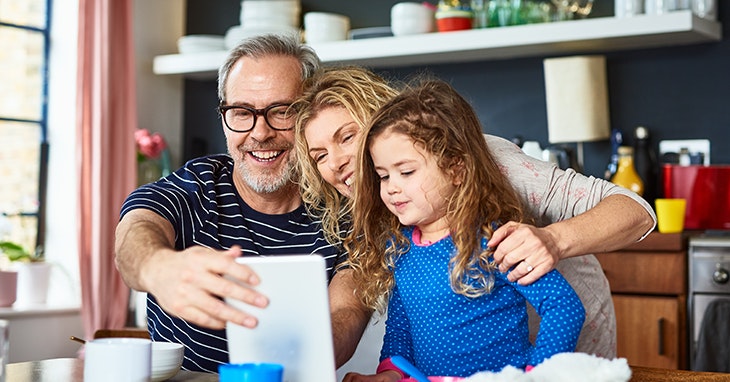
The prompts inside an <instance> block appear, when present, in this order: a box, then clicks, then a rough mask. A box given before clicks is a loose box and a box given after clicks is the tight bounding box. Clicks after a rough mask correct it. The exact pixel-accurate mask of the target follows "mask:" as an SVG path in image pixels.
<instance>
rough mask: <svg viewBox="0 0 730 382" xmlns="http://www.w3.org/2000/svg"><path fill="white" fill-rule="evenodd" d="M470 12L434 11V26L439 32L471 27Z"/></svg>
mask: <svg viewBox="0 0 730 382" xmlns="http://www.w3.org/2000/svg"><path fill="white" fill-rule="evenodd" d="M471 20H472V13H471V12H468V11H439V12H436V28H437V29H438V31H439V32H450V31H460V30H465V29H471Z"/></svg>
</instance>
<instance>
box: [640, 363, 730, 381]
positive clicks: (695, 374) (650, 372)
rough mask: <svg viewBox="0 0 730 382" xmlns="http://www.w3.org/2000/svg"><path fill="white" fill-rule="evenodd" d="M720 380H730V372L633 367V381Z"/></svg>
mask: <svg viewBox="0 0 730 382" xmlns="http://www.w3.org/2000/svg"><path fill="white" fill-rule="evenodd" d="M675 381H682V382H719V381H730V374H725V373H707V372H700V371H688V370H668V369H654V368H650V367H640V366H632V367H631V382H675Z"/></svg>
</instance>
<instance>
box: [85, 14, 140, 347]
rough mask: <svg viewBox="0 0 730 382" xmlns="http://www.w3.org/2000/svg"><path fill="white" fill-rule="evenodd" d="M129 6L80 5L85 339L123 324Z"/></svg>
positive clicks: (131, 111) (131, 105)
mask: <svg viewBox="0 0 730 382" xmlns="http://www.w3.org/2000/svg"><path fill="white" fill-rule="evenodd" d="M132 6H133V0H80V1H79V53H78V85H77V86H78V89H77V91H78V93H77V94H78V99H77V115H78V125H77V129H78V130H77V133H78V134H77V136H78V139H79V142H78V143H79V145H78V146H79V148H80V149H79V157H78V159H79V169H80V187H79V190H80V192H79V198H80V203H79V206H80V214H79V237H78V240H79V250H80V254H79V267H80V275H81V301H82V303H81V315H82V319H83V323H84V331H85V336H86V338H92V336H93V334H94V332H95V331H96V330H97V329H100V328H121V327H123V326H124V324H125V322H126V316H127V306H128V300H129V289H128V288H127V286H126V285H125V284H124V282H123V281H122V279H121V277H120V275H119V273H118V272H117V270H116V267H115V265H114V229H115V227H116V224H117V221H118V217H119V210H120V207H121V205H122V202H123V201H124V198H125V197H126V196H127V194H128V193H129V192H130V191H131V190H132V189H133V188H134V186H135V183H136V173H135V171H136V169H135V164H136V161H135V144H134V130H135V128H136V124H137V108H136V100H135V97H136V96H135V72H134V68H135V67H134V39H133V37H134V34H133V27H132V25H133V24H132V17H133V16H132V15H133V12H132V11H133V8H132Z"/></svg>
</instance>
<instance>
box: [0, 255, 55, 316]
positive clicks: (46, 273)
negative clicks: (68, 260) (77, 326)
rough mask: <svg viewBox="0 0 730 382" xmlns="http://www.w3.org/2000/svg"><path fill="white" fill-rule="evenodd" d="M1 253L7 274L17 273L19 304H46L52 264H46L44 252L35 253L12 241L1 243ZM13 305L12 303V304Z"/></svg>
mask: <svg viewBox="0 0 730 382" xmlns="http://www.w3.org/2000/svg"><path fill="white" fill-rule="evenodd" d="M0 253H2V255H4V257H5V260H6V261H5V263H6V264H8V263H9V264H10V266H9V267H8V266H5V267H4V268H5V269H9V270H6V272H13V271H14V272H17V274H16V276H17V282H16V288H17V289H16V300H15V301H17V302H18V303H19V304H31V305H32V304H45V303H46V299H47V297H48V284H49V280H50V277H51V264H49V263H47V262H45V258H44V256H43V250H42V249H41V248H37V249H36V250H35V251H34V252H33V253H31V252H30V251H28V250H26V249H25V248H23V246H21V245H20V244H17V243H15V242H12V241H1V242H0ZM11 304H12V303H11Z"/></svg>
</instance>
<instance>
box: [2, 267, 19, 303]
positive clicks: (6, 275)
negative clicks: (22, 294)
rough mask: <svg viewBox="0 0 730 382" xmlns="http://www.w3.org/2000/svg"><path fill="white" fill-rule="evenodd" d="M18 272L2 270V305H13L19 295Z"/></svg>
mask: <svg viewBox="0 0 730 382" xmlns="http://www.w3.org/2000/svg"><path fill="white" fill-rule="evenodd" d="M17 288H18V272H16V271H2V270H0V307H8V306H12V305H13V303H14V302H15V300H16V297H17V290H18V289H17Z"/></svg>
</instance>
